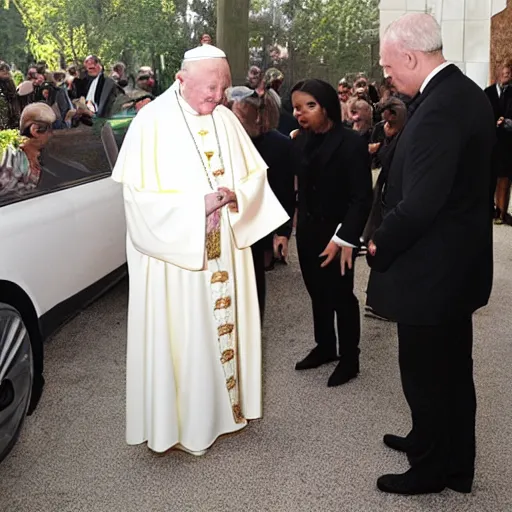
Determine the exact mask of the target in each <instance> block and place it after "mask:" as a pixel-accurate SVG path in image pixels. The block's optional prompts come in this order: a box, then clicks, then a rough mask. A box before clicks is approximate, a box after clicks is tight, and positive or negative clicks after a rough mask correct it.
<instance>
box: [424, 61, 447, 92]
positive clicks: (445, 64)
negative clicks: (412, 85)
mask: <svg viewBox="0 0 512 512" xmlns="http://www.w3.org/2000/svg"><path fill="white" fill-rule="evenodd" d="M450 64H451V63H450V62H443V63H442V64H439V66H437V68H434V69H433V70H432V71H431V72H430V73H429V74H428V76H427V78H425V80H424V81H423V83H422V84H421V87H420V94H422V93H423V91H424V90H425V87H427V85H428V84H429V82H430V81H431V80H432V78H434V77H435V76H436V75H437V74H438V73H440V72H441V71H442V70H443V69H444V68H447V67H448V66H449V65H450Z"/></svg>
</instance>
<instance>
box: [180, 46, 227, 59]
mask: <svg viewBox="0 0 512 512" xmlns="http://www.w3.org/2000/svg"><path fill="white" fill-rule="evenodd" d="M225 58H226V54H225V53H224V52H223V51H222V50H220V49H219V48H217V47H216V46H212V45H211V44H203V45H202V46H198V47H197V48H193V49H192V50H188V52H185V56H184V57H183V62H190V61H193V60H207V59H225Z"/></svg>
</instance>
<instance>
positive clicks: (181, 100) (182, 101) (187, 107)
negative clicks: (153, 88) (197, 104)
mask: <svg viewBox="0 0 512 512" xmlns="http://www.w3.org/2000/svg"><path fill="white" fill-rule="evenodd" d="M177 87H178V94H177V96H178V101H179V103H180V105H181V106H182V108H183V110H184V111H185V112H188V113H189V114H192V115H193V116H198V115H199V114H198V112H196V111H195V110H194V109H193V108H192V107H191V106H190V105H189V104H188V103H187V101H186V100H185V98H184V97H183V96H182V95H181V87H180V85H179V82H178V84H177Z"/></svg>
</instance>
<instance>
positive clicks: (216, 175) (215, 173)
mask: <svg viewBox="0 0 512 512" xmlns="http://www.w3.org/2000/svg"><path fill="white" fill-rule="evenodd" d="M224 173H225V171H224V169H218V170H216V171H213V173H212V174H213V177H214V178H218V177H219V176H224Z"/></svg>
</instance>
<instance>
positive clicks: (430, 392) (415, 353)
mask: <svg viewBox="0 0 512 512" xmlns="http://www.w3.org/2000/svg"><path fill="white" fill-rule="evenodd" d="M398 341H399V362H400V373H401V378H402V386H403V390H404V394H405V398H406V399H407V402H408V404H409V407H410V409H411V414H412V430H411V432H410V433H409V436H408V438H409V440H410V442H411V449H410V450H408V455H409V460H410V462H411V467H412V468H413V469H416V470H418V472H420V473H422V474H424V475H425V477H426V478H429V477H432V478H441V479H443V478H452V479H454V478H455V479H456V478H463V479H466V480H467V479H469V480H471V481H472V479H473V476H474V467H475V415H476V396H475V386H474V382H473V358H472V347H473V326H472V319H471V316H470V315H469V316H467V317H465V318H460V319H454V320H453V321H451V322H450V323H448V324H445V325H439V326H425V327H422V326H409V325H403V324H399V325H398Z"/></svg>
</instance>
